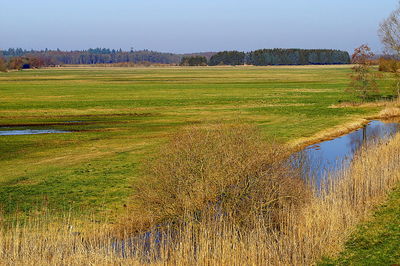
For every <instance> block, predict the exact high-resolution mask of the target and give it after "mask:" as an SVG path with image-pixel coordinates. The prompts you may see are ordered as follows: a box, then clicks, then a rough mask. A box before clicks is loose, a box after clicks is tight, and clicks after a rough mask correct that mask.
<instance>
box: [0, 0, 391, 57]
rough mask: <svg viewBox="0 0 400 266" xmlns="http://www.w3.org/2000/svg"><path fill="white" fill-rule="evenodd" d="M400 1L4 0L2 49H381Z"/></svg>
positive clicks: (0, 28)
mask: <svg viewBox="0 0 400 266" xmlns="http://www.w3.org/2000/svg"><path fill="white" fill-rule="evenodd" d="M397 5H398V0H201V1H199V0H197V1H195V0H141V1H139V0H113V1H110V0H107V1H106V0H68V1H67V0H35V1H33V0H18V1H15V0H0V49H8V48H10V47H13V48H16V47H20V48H25V49H44V48H49V49H56V48H59V49H61V50H81V49H87V48H96V47H102V48H112V49H119V48H122V49H123V50H129V49H131V48H133V49H134V50H142V49H149V50H155V51H162V52H174V53H189V52H206V51H222V50H240V51H251V50H255V49H260V48H310V49H311V48H327V49H328V48H329V49H340V50H347V51H349V52H351V51H353V50H354V48H355V47H357V46H359V45H361V44H364V43H367V44H369V45H370V46H371V48H372V49H373V50H374V51H375V52H380V51H381V50H382V46H381V45H380V42H379V37H378V34H377V30H378V27H379V23H380V22H381V21H382V20H383V19H385V18H386V17H387V16H388V15H389V14H390V12H391V11H393V10H394V9H395V8H396V7H397Z"/></svg>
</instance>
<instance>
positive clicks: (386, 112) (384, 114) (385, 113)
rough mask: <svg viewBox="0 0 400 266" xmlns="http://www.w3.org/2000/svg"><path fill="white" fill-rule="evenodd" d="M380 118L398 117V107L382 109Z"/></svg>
mask: <svg viewBox="0 0 400 266" xmlns="http://www.w3.org/2000/svg"><path fill="white" fill-rule="evenodd" d="M378 116H379V117H380V118H384V119H387V118H392V117H399V116H400V108H399V107H394V106H393V107H387V108H385V109H383V110H382V111H381V112H380V113H379V115H378Z"/></svg>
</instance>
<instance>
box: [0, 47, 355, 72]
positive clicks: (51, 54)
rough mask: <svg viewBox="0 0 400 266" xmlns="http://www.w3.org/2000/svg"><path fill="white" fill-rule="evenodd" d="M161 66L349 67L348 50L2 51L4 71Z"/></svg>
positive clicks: (0, 59)
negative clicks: (187, 52)
mask: <svg viewBox="0 0 400 266" xmlns="http://www.w3.org/2000/svg"><path fill="white" fill-rule="evenodd" d="M142 62H148V63H158V64H173V65H177V64H180V65H184V66H205V65H210V66H216V65H245V64H248V65H257V66H264V65H308V64H349V63H350V56H349V54H348V52H346V51H339V50H330V49H313V50H306V49H260V50H256V51H252V52H248V53H245V52H240V51H223V52H218V53H214V52H209V53H194V54H174V53H162V52H155V51H149V50H141V51H133V50H131V51H123V50H121V49H118V50H115V49H107V48H95V49H88V50H81V51H61V50H59V49H57V50H48V49H45V50H24V49H21V48H17V49H14V48H10V49H8V50H4V51H0V70H1V69H3V70H4V69H24V68H40V67H45V66H55V65H64V64H113V63H142Z"/></svg>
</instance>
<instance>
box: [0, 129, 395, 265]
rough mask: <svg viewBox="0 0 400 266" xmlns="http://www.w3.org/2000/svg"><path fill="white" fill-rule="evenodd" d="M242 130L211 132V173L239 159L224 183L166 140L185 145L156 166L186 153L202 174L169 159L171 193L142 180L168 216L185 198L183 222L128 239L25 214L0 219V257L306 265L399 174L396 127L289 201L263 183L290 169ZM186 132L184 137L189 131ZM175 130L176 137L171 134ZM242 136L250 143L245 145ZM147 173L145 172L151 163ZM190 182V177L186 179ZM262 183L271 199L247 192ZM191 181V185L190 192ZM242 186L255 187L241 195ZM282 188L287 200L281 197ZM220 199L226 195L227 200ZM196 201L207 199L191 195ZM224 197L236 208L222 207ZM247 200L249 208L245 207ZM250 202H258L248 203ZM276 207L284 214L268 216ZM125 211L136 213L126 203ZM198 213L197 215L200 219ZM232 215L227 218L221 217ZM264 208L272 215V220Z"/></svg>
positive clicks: (329, 251) (103, 226) (30, 261)
mask: <svg viewBox="0 0 400 266" xmlns="http://www.w3.org/2000/svg"><path fill="white" fill-rule="evenodd" d="M244 132H245V134H244V135H245V136H248V135H251V136H252V137H251V138H244V139H242V138H241V137H237V135H240V134H241V133H238V134H233V135H232V134H230V133H229V132H228V133H227V134H226V133H224V132H222V133H221V134H217V135H215V137H212V138H210V139H211V140H210V141H211V142H213V141H216V143H215V144H217V143H219V142H220V141H219V138H222V139H224V140H226V139H231V140H229V141H228V140H227V141H226V143H225V144H226V145H229V147H228V148H227V149H225V150H226V151H227V152H226V154H225V155H219V154H220V153H218V152H215V153H210V154H214V156H213V158H216V160H217V161H221V162H222V163H223V165H225V167H224V168H221V169H222V170H223V171H222V172H219V173H220V174H222V173H226V174H228V176H229V175H230V174H229V173H230V172H229V170H230V169H237V168H238V167H239V169H242V170H241V172H240V173H241V174H240V175H239V176H238V177H235V178H233V179H232V181H233V183H231V182H230V181H228V182H227V181H225V182H223V183H221V182H216V183H214V182H212V181H213V178H209V177H212V172H209V171H207V169H209V164H208V162H211V163H212V162H214V160H209V159H208V158H206V157H203V156H202V154H203V151H204V150H203V149H195V148H192V149H190V150H188V149H186V148H184V149H182V150H181V149H180V148H179V147H180V146H179V145H180V144H174V142H171V144H170V145H173V146H174V147H177V148H176V149H177V151H188V152H189V153H188V154H183V155H182V153H180V152H174V153H173V154H177V155H176V157H175V158H171V159H168V160H169V162H167V163H165V165H164V166H162V167H160V168H161V169H164V168H165V167H169V166H170V165H173V164H172V163H171V162H175V163H176V162H179V161H180V159H181V158H183V157H182V156H184V157H185V158H186V157H187V158H191V159H192V160H189V162H191V163H192V164H193V165H197V166H204V168H203V169H204V172H202V173H204V174H200V175H201V176H203V179H202V180H199V179H197V178H194V179H192V180H190V179H189V180H188V181H185V179H183V180H182V179H181V178H180V173H182V171H184V170H183V169H186V168H185V167H184V166H179V167H178V168H175V167H173V168H168V169H178V170H177V171H176V172H175V173H174V174H173V175H172V173H170V172H168V171H167V172H168V173H167V176H165V177H170V178H171V180H175V181H177V183H175V184H180V185H181V187H180V189H179V190H178V191H176V192H173V189H174V188H175V187H176V185H174V182H167V183H166V185H165V186H164V187H162V186H160V187H152V186H151V187H150V188H149V189H150V190H151V189H152V190H151V191H153V192H157V191H159V192H162V191H163V192H164V193H165V194H166V195H172V196H173V195H175V197H167V199H170V200H169V204H170V205H168V204H167V205H165V206H169V207H168V208H166V210H164V214H165V215H164V214H163V215H164V217H168V214H169V212H168V210H170V209H172V208H174V210H177V209H180V205H179V204H181V205H182V204H184V205H185V206H183V207H182V208H184V209H186V210H189V212H187V213H186V214H187V215H188V216H186V218H185V222H184V223H176V222H174V223H170V224H169V225H168V224H166V225H165V227H164V228H163V229H162V231H161V236H160V235H159V234H160V231H159V229H155V231H154V232H152V233H150V234H149V237H148V238H143V237H142V238H138V239H136V241H133V242H132V239H131V236H132V235H131V234H129V235H128V236H126V237H127V238H125V240H123V239H121V238H118V237H116V235H114V234H113V232H114V231H113V230H112V228H111V229H110V227H109V224H108V223H103V222H93V223H90V224H84V225H82V224H80V222H79V219H78V220H74V219H72V218H71V217H69V216H64V217H61V218H60V220H54V218H52V216H44V217H40V218H36V219H32V220H31V221H29V220H28V221H25V222H24V223H22V224H20V225H18V224H15V225H10V224H8V225H6V228H4V227H0V228H1V229H0V230H1V231H0V261H1V262H3V263H4V264H7V263H8V264H10V263H16V264H24V265H34V264H36V265H37V264H39V265H40V264H63V263H64V264H77V265H84V264H102V265H107V264H115V263H120V264H132V265H135V264H140V263H144V262H147V263H150V264H154V265H166V264H167V265H193V264H196V265H210V264H211V265H214V264H216V265H235V264H236V265H237V264H239V265H241V264H255V265H310V264H314V263H316V262H318V261H319V260H320V259H321V258H322V257H326V256H332V255H335V254H338V253H339V252H340V251H341V250H342V249H343V247H344V243H345V241H346V240H347V239H348V237H349V236H350V235H351V234H352V233H353V232H354V228H355V226H356V225H357V224H358V223H359V222H364V221H367V220H368V219H369V217H370V215H371V213H372V212H373V210H374V208H375V207H376V206H377V205H378V204H379V202H382V200H384V199H386V198H387V195H388V194H389V193H390V192H391V191H392V190H393V189H394V188H395V187H396V186H397V185H398V184H399V182H400V135H397V136H396V137H395V138H394V139H392V140H391V141H390V142H388V143H385V144H383V145H382V144H376V145H371V146H369V147H368V149H362V150H361V151H360V152H359V153H358V154H357V155H356V157H355V159H354V161H353V162H352V164H351V166H350V168H348V169H347V170H344V171H342V172H341V173H340V178H339V179H332V180H336V181H332V182H331V183H329V184H328V185H327V187H326V190H324V192H322V193H316V194H315V195H314V196H311V198H304V199H305V200H304V201H303V204H301V205H297V204H296V205H293V203H298V202H299V201H298V199H299V198H302V196H300V195H303V193H302V192H301V193H300V194H298V193H296V194H286V193H291V192H290V191H292V190H290V189H289V190H288V188H289V186H284V187H282V189H283V190H281V189H279V183H274V182H272V183H271V182H270V181H273V180H274V176H276V174H279V175H278V176H277V177H278V180H279V179H284V178H285V175H286V174H285V173H290V172H287V171H282V170H281V168H280V167H276V166H275V163H273V162H270V161H269V160H270V159H269V158H270V156H266V157H265V159H262V158H261V159H260V154H259V152H258V151H257V149H256V148H254V149H253V148H252V146H251V145H249V144H251V143H253V144H255V147H258V146H259V143H258V139H259V137H257V136H259V135H257V133H256V132H255V133H250V131H248V130H245V131H244ZM207 134H213V133H212V132H210V133H207ZM253 134H256V135H253ZM192 135H193V134H190V136H192ZM178 136H181V135H178ZM190 136H188V137H189V139H190ZM180 139H183V138H182V137H180V138H178V140H180ZM241 139H242V140H241ZM194 140H196V138H194ZM246 141H247V142H246ZM183 143H184V146H185V147H187V146H188V145H189V144H185V143H186V142H185V141H183ZM209 144H211V145H209ZM193 145H195V144H193ZM204 145H205V146H204ZM204 145H203V144H201V145H200V147H209V149H211V150H213V149H214V148H215V151H219V150H220V148H221V147H218V145H212V143H208V142H205V144H204ZM241 145H244V146H245V147H249V148H250V150H247V149H246V148H243V147H242V146H241ZM266 145H267V144H266ZM189 146H190V145H189ZM241 147H242V148H241ZM271 147H274V146H271ZM236 148H237V149H240V150H242V151H241V153H240V157H241V158H245V160H243V165H240V166H237V163H235V161H233V162H234V163H233V164H229V162H232V159H230V158H232V157H231V156H230V151H234V150H235V149H236ZM255 151H256V152H255ZM272 151H273V152H279V151H280V149H272ZM208 153H209V152H208ZM235 153H236V152H235ZM267 154H268V153H267ZM233 158H234V157H233ZM204 160H205V161H204ZM260 161H261V162H265V163H262V164H261V165H263V167H261V168H260V166H259V165H260V164H259V162H260ZM185 162H186V160H185ZM253 162H257V163H256V166H257V167H255V168H254V167H250V166H252V165H253ZM278 166H279V165H278ZM190 169H195V168H193V167H189V168H187V170H188V171H189V170H190ZM200 172H201V171H200ZM151 173H153V175H154V172H153V171H151ZM155 173H157V176H158V177H162V176H164V174H163V173H166V171H165V170H163V171H159V170H158V171H156V172H155ZM183 173H185V172H183ZM194 174H198V172H197V171H196V172H195V173H194ZM185 176H186V174H185ZM251 176H256V177H257V178H255V179H254V180H255V181H257V182H256V183H255V184H252V180H253V178H249V177H251ZM290 176H292V175H290ZM246 180H247V181H246ZM243 181H244V182H243ZM266 181H267V182H266ZM185 182H187V183H185ZM193 182H195V183H196V184H197V186H191V184H192V185H193ZM248 182H250V183H248ZM185 184H186V185H185ZM206 184H208V186H211V187H212V186H215V187H216V189H215V190H210V189H206V190H201V189H200V190H198V186H199V185H206ZM232 184H235V185H232ZM241 184H243V185H244V188H248V190H247V191H246V190H243V189H240V190H238V191H237V192H238V193H239V194H237V195H235V196H234V197H232V198H231V199H232V200H230V197H229V195H230V194H232V195H233V194H234V193H235V191H236V190H235V188H236V187H240V185H241ZM263 184H275V185H273V186H269V187H270V188H271V189H270V191H269V192H268V195H269V196H272V198H268V200H267V202H265V201H263V198H264V196H262V197H255V196H256V195H259V193H262V191H263V189H260V187H261V188H262V186H263ZM288 184H290V183H288ZM297 187H298V186H297ZM193 189H195V190H196V191H197V192H196V193H195V194H193V193H189V192H190V191H192V190H193ZM151 191H150V192H151ZM213 191H216V193H213ZM218 191H219V192H218ZM243 191H245V192H246V193H243ZM150 192H149V193H150ZM191 195H194V196H193V197H192V196H191ZM221 195H223V197H222V198H221V197H220V196H221ZM226 195H228V197H226ZM246 195H255V196H251V197H247V196H246ZM287 196H289V199H292V200H293V201H286V199H287ZM155 197H157V195H155V196H153V199H155ZM143 198H146V196H145V197H143ZM164 198H165V197H162V199H164ZM182 199H184V200H182ZM213 199H214V200H216V201H213ZM225 199H227V201H226V203H227V205H226V207H225V203H224V202H225ZM259 199H260V200H259ZM174 201H175V202H174ZM199 202H204V203H206V204H199ZM212 202H215V203H217V204H218V205H217V206H219V207H221V208H217V209H216V210H217V212H216V213H214V214H217V215H211V216H208V218H207V216H204V215H202V214H201V213H199V210H212V209H213V208H210V207H212V206H214V205H213V204H211V205H210V203H212ZM241 203H245V204H241ZM276 203H279V204H276ZM232 204H233V205H232ZM154 205H155V206H164V204H163V203H162V202H161V203H160V202H159V201H157V200H155V201H154V202H153V204H152V206H154ZM230 206H235V207H234V208H230ZM240 206H241V207H242V208H240ZM248 206H251V207H250V208H247V207H248ZM257 206H259V207H260V206H262V207H263V208H257ZM293 207H294V208H293ZM157 209H158V208H157V207H155V208H153V207H151V208H150V212H151V211H153V212H154V214H158V213H159V212H158V211H157ZM249 209H250V212H249V211H248V210H249ZM238 210H245V211H246V217H247V218H246V221H252V223H250V224H245V225H243V224H242V223H240V222H239V223H238V220H237V219H236V218H235V217H240V212H238ZM389 212H391V211H389ZM179 213H180V214H174V216H181V218H184V216H185V213H181V212H179ZM211 213H212V212H211ZM279 213H282V214H284V215H282V216H276V214H279ZM127 215H128V216H129V215H137V214H135V213H133V212H131V211H129V210H128V211H127ZM139 215H140V214H139ZM201 217H205V218H204V219H201ZM231 217H233V218H235V219H230V218H231ZM273 217H277V218H276V219H275V218H274V219H271V218H273ZM138 218H140V217H138ZM162 221H168V220H164V219H163V220H162ZM170 221H171V220H170ZM361 230H362V229H361ZM157 235H158V236H157ZM130 240H131V241H130ZM128 243H131V244H128Z"/></svg>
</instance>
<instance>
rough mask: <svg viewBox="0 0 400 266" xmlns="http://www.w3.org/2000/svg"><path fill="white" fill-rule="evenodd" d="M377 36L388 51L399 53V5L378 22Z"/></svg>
mask: <svg viewBox="0 0 400 266" xmlns="http://www.w3.org/2000/svg"><path fill="white" fill-rule="evenodd" d="M379 37H380V38H381V41H382V43H383V44H384V45H385V48H386V49H387V50H388V51H389V52H392V53H393V52H395V53H396V54H397V55H400V6H399V7H398V8H397V9H396V10H394V11H393V12H392V13H391V14H390V15H389V17H388V18H386V19H385V20H384V21H383V22H382V23H381V24H380V28H379Z"/></svg>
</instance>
